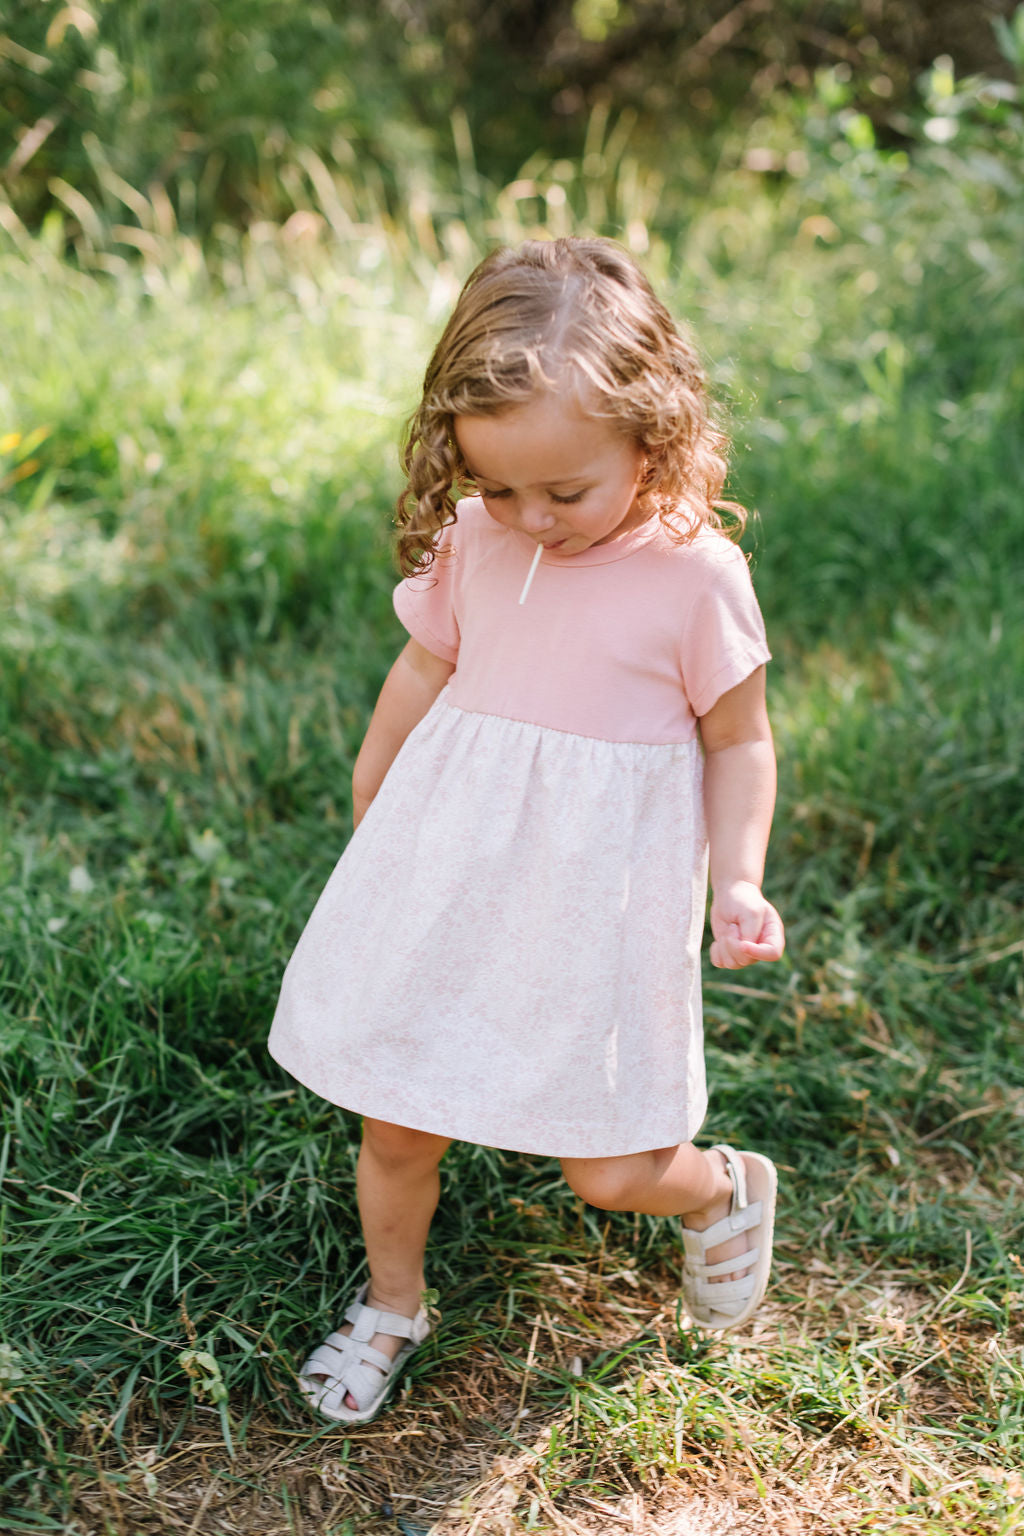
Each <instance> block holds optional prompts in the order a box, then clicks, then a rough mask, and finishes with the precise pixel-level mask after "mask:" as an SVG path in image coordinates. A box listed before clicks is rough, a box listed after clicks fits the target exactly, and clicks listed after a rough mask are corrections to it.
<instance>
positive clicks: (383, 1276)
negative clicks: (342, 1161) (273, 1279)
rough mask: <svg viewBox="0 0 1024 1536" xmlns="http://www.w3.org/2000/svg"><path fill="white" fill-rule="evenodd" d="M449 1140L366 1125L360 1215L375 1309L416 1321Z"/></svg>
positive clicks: (385, 1125)
mask: <svg viewBox="0 0 1024 1536" xmlns="http://www.w3.org/2000/svg"><path fill="white" fill-rule="evenodd" d="M450 1146H451V1139H450V1138H449V1137H446V1136H432V1135H430V1134H429V1132H427V1131H410V1130H407V1129H406V1128H405V1127H404V1126H401V1125H389V1124H388V1122H387V1121H385V1120H364V1121H363V1144H362V1147H361V1148H360V1151H359V1164H358V1167H357V1169H356V1193H357V1196H358V1199H359V1217H360V1220H361V1222H362V1225H363V1238H364V1240H365V1242H366V1257H367V1260H368V1262H369V1266H370V1294H369V1296H368V1297H367V1304H368V1305H369V1306H373V1307H378V1308H379V1309H380V1310H381V1311H382V1312H398V1313H400V1314H401V1315H403V1316H405V1317H414V1316H415V1314H416V1313H417V1311H418V1310H419V1307H420V1296H421V1295H422V1293H423V1289H424V1286H425V1284H426V1281H425V1279H424V1275H423V1255H424V1253H425V1252H426V1247H427V1234H428V1232H429V1230H430V1223H431V1219H432V1218H433V1215H434V1211H435V1210H436V1209H437V1201H438V1197H439V1195H440V1192H441V1180H440V1176H439V1173H438V1169H439V1167H440V1163H441V1159H442V1157H443V1156H444V1154H445V1153H446V1152H447V1150H448V1148H449V1147H450Z"/></svg>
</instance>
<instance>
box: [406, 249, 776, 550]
mask: <svg viewBox="0 0 1024 1536" xmlns="http://www.w3.org/2000/svg"><path fill="white" fill-rule="evenodd" d="M567 374H568V375H569V376H570V377H572V376H573V375H575V382H576V384H577V387H579V386H583V389H584V390H585V400H586V408H587V411H588V413H590V414H592V415H595V416H599V417H603V418H607V419H608V420H609V421H611V422H613V423H614V424H615V427H616V429H617V430H619V431H621V433H622V435H623V436H624V437H626V438H629V439H630V440H631V441H633V442H635V443H636V444H638V445H639V447H640V448H641V449H642V451H643V453H644V456H645V459H646V470H645V473H644V477H643V479H642V481H641V486H640V494H641V496H642V497H645V498H648V500H649V504H650V507H651V510H652V512H654V511H657V513H658V515H659V516H660V518H661V520H662V523H663V524H664V525H665V528H666V530H667V531H668V533H669V534H670V536H671V537H672V538H673V539H674V540H675V541H676V542H677V543H681V544H682V543H688V542H689V541H690V540H691V539H693V538H694V537H695V536H696V534H697V532H698V531H699V530H700V528H701V527H703V526H710V527H714V528H721V527H723V519H722V517H721V516H720V515H719V514H720V513H722V512H726V513H728V514H729V520H730V526H729V530H728V531H729V532H730V533H731V534H735V535H736V536H738V535H739V533H740V532H742V529H743V527H744V525H745V523H746V512H745V510H744V509H743V507H741V506H740V505H739V504H738V503H737V502H732V501H723V500H721V494H722V487H723V485H724V484H725V477H726V471H727V464H726V452H727V450H728V439H727V437H726V436H725V434H724V432H722V431H721V429H720V428H719V427H718V426H717V425H716V424H715V423H714V422H713V421H712V420H711V418H710V415H709V409H708V395H707V388H706V383H705V377H704V372H703V369H702V368H701V366H700V362H699V359H698V357H697V354H696V351H695V350H694V348H693V346H692V345H691V344H690V343H689V342H688V341H687V340H686V339H685V338H684V337H683V336H682V335H681V334H680V332H679V330H678V328H677V327H676V324H675V322H674V321H673V319H672V317H671V315H670V314H669V312H668V310H667V309H666V308H665V306H664V305H663V304H662V303H661V301H660V300H659V299H658V298H657V297H656V296H655V294H654V292H653V290H652V289H651V286H650V284H649V283H648V281H647V279H646V277H645V276H644V275H643V273H642V272H641V271H640V268H639V267H638V266H637V264H636V262H635V261H633V259H632V257H630V256H629V255H627V253H626V252H625V251H624V250H623V249H622V248H621V247H620V246H618V245H616V244H615V242H614V241H612V240H603V239H585V238H571V239H561V240H550V241H541V240H527V241H526V242H525V243H524V244H523V245H521V246H519V247H518V248H517V249H514V250H513V249H508V248H506V249H502V250H498V251H494V252H492V254H491V255H490V256H488V257H486V259H485V260H484V261H482V262H481V263H480V265H479V266H478V267H477V268H476V270H475V271H474V272H473V273H472V274H471V275H470V277H469V279H468V281H467V282H466V285H465V287H464V288H463V290H462V292H461V294H460V295H459V299H458V302H457V303H456V305H455V309H454V311H453V313H452V316H451V319H450V320H449V321H448V324H447V325H446V326H445V329H444V332H443V334H442V336H441V339H440V341H439V342H438V344H437V346H436V347H435V349H434V354H433V356H432V357H431V359H430V362H429V364H428V366H427V371H426V375H425V377H424V380H423V398H422V400H421V402H420V405H419V407H418V409H417V410H416V411H415V412H414V413H413V415H412V417H411V418H410V420H409V423H408V427H407V431H406V436H405V440H404V443H403V447H402V467H403V468H404V470H405V473H406V477H407V483H406V486H405V488H404V490H403V491H402V494H401V495H400V496H399V498H398V503H397V508H396V517H395V522H396V526H397V528H398V530H399V533H398V558H399V564H400V565H401V568H402V572H403V574H404V575H407V576H408V575H412V574H413V573H414V572H419V573H423V572H424V571H426V570H429V568H430V565H431V564H432V563H433V559H434V554H435V546H436V542H437V538H438V535H439V534H440V532H441V530H442V528H444V527H446V526H447V525H448V524H449V523H453V522H454V521H455V505H456V501H457V499H458V498H457V493H456V487H460V488H461V489H463V490H466V489H471V488H472V477H471V476H470V475H469V473H468V470H467V468H466V465H465V463H464V461H463V459H462V455H461V453H460V451H459V446H458V443H457V442H456V439H455V432H454V423H455V418H456V417H457V416H493V415H496V414H497V413H499V412H501V411H504V410H508V409H510V408H512V407H514V406H518V405H524V404H525V403H526V402H527V401H528V400H530V399H532V398H533V397H534V396H535V395H536V394H537V393H538V391H543V390H549V389H552V388H554V387H556V386H558V385H560V384H561V383H563V382H564V381H565V379H566V375H567ZM595 402H596V405H595Z"/></svg>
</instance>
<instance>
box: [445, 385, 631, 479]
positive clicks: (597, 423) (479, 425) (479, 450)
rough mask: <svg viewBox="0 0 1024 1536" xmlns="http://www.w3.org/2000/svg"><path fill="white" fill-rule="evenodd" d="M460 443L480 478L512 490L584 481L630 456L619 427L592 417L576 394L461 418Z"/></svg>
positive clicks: (540, 398)
mask: <svg viewBox="0 0 1024 1536" xmlns="http://www.w3.org/2000/svg"><path fill="white" fill-rule="evenodd" d="M455 439H456V442H457V443H458V445H459V448H460V449H461V451H462V456H463V458H464V459H465V460H466V464H467V466H468V468H469V469H470V470H471V471H472V473H473V474H474V475H478V476H479V477H480V478H481V479H483V480H493V481H494V482H496V483H501V484H509V485H523V486H532V485H557V484H560V483H564V482H567V481H571V480H579V479H582V478H583V477H585V476H586V475H588V474H589V473H590V472H591V471H592V470H593V469H594V468H596V467H599V466H603V465H605V464H607V462H608V461H609V460H612V459H614V458H615V457H616V456H618V455H620V454H626V455H628V454H629V452H630V444H629V443H628V442H627V440H626V439H625V438H624V437H623V436H622V434H621V433H620V432H619V431H617V430H616V428H615V427H614V426H613V424H612V423H611V422H609V421H608V420H607V419H604V418H602V417H600V416H594V415H591V414H589V413H588V412H587V410H586V408H585V403H584V402H583V401H581V400H580V399H579V398H578V397H577V396H576V393H575V391H574V392H573V393H572V394H569V395H558V394H554V393H545V394H541V395H537V396H535V397H534V398H533V399H532V400H529V401H527V402H526V404H525V405H518V406H512V407H510V408H509V409H508V410H505V411H499V412H498V413H497V414H495V415H493V416H456V418H455Z"/></svg>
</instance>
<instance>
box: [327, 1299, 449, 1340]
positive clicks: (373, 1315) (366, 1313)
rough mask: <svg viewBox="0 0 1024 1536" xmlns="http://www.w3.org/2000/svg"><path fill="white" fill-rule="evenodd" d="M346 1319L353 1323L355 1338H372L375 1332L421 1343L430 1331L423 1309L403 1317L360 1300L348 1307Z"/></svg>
mask: <svg viewBox="0 0 1024 1536" xmlns="http://www.w3.org/2000/svg"><path fill="white" fill-rule="evenodd" d="M345 1321H346V1323H351V1324H352V1333H351V1337H352V1338H353V1339H372V1338H373V1336H374V1334H375V1333H386V1334H387V1335H388V1336H389V1337H390V1338H393V1339H411V1340H412V1342H413V1343H414V1344H420V1343H422V1341H423V1340H424V1339H425V1338H426V1336H427V1332H428V1331H429V1325H427V1318H426V1314H425V1313H424V1312H423V1311H422V1310H421V1311H419V1312H417V1314H416V1316H415V1317H402V1316H401V1315H400V1314H399V1313H398V1312H380V1311H378V1309H377V1308H376V1307H367V1306H365V1305H364V1304H363V1303H362V1302H361V1301H358V1300H356V1301H354V1302H352V1304H351V1306H349V1307H348V1308H347V1310H346V1312H345Z"/></svg>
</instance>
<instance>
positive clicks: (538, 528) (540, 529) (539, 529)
mask: <svg viewBox="0 0 1024 1536" xmlns="http://www.w3.org/2000/svg"><path fill="white" fill-rule="evenodd" d="M519 521H520V525H521V527H522V530H523V532H524V533H546V532H547V530H548V529H549V528H553V527H554V526H555V518H554V515H553V513H552V511H551V508H550V507H549V506H547V505H546V504H545V503H544V502H542V501H524V502H523V503H522V506H521V508H520V512H519Z"/></svg>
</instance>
